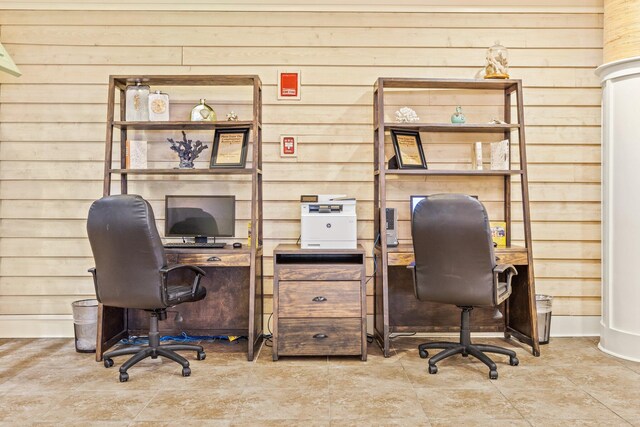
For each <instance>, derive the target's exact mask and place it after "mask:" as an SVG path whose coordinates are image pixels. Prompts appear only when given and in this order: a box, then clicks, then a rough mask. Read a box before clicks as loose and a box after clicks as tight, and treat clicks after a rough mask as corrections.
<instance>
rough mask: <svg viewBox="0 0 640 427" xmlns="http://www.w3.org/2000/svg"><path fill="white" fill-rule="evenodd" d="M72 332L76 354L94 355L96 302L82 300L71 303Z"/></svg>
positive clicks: (96, 328)
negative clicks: (74, 337) (74, 338)
mask: <svg viewBox="0 0 640 427" xmlns="http://www.w3.org/2000/svg"><path fill="white" fill-rule="evenodd" d="M71 309H72V311H73V331H74V333H75V336H76V351H77V352H78V353H95V351H96V335H97V334H98V300H96V299H83V300H80V301H74V302H72V303H71Z"/></svg>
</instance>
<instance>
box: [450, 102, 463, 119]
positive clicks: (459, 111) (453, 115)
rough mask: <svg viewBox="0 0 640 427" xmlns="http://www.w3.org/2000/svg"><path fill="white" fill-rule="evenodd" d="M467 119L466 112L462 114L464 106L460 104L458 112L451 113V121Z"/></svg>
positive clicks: (457, 108)
mask: <svg viewBox="0 0 640 427" xmlns="http://www.w3.org/2000/svg"><path fill="white" fill-rule="evenodd" d="M465 121H466V119H465V118H464V114H462V107H461V106H459V105H458V106H457V107H456V112H455V113H453V114H452V115H451V123H464V122H465Z"/></svg>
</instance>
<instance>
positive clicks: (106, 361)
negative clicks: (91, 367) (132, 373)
mask: <svg viewBox="0 0 640 427" xmlns="http://www.w3.org/2000/svg"><path fill="white" fill-rule="evenodd" d="M102 363H104V367H105V368H110V367H112V366H113V359H109V358H108V357H105V359H104V360H103V361H102Z"/></svg>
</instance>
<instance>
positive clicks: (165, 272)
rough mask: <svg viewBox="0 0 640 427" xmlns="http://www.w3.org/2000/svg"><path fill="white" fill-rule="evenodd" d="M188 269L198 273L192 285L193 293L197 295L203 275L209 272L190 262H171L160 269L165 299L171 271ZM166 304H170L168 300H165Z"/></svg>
mask: <svg viewBox="0 0 640 427" xmlns="http://www.w3.org/2000/svg"><path fill="white" fill-rule="evenodd" d="M185 268H186V269H188V270H191V271H193V272H194V273H196V277H195V278H194V279H193V284H192V285H191V295H195V294H196V292H197V291H198V287H199V286H200V279H202V277H203V276H206V275H207V273H205V271H204V270H203V269H201V268H200V267H196V266H195V265H190V264H169V265H167V266H165V267H162V268H161V269H160V276H161V279H162V299H163V300H164V299H165V298H166V296H167V278H168V276H169V273H171V272H172V271H175V270H181V269H185ZM163 302H164V303H165V304H168V303H167V301H163Z"/></svg>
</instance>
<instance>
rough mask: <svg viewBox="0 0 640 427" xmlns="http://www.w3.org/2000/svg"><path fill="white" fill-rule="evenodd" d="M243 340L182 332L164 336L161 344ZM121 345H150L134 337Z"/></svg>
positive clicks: (125, 339)
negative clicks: (163, 342)
mask: <svg viewBox="0 0 640 427" xmlns="http://www.w3.org/2000/svg"><path fill="white" fill-rule="evenodd" d="M242 339H246V337H235V339H233V340H230V339H229V337H228V336H227V335H188V334H187V333H186V332H182V333H181V334H180V335H163V336H161V337H160V342H162V341H176V342H199V341H207V342H216V341H228V342H229V343H232V342H235V341H239V340H242ZM120 344H127V345H145V344H149V338H148V337H136V336H132V337H129V338H123V339H121V340H120Z"/></svg>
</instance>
